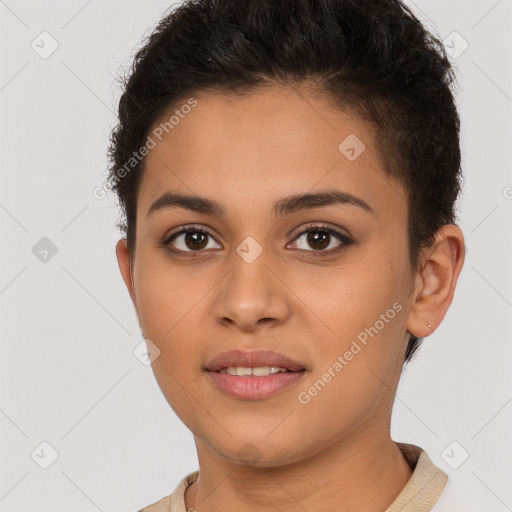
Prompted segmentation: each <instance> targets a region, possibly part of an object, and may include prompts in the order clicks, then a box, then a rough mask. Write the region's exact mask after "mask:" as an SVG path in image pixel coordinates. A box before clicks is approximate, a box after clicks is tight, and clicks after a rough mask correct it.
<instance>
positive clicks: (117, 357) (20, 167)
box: [0, 0, 512, 512]
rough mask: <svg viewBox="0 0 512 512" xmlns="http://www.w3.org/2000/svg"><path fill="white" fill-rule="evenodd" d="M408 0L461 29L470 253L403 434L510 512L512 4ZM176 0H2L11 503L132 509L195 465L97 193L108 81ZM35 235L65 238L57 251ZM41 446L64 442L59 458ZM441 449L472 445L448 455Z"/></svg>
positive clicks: (106, 206) (406, 399)
mask: <svg viewBox="0 0 512 512" xmlns="http://www.w3.org/2000/svg"><path fill="white" fill-rule="evenodd" d="M408 4H409V5H411V7H412V8H413V10H414V11H415V12H416V13H417V14H418V16H419V17H420V19H421V20H423V21H424V22H425V24H426V25H427V27H428V28H429V29H431V30H433V31H435V32H436V33H437V34H438V35H440V36H441V38H442V39H445V38H447V37H448V36H449V35H450V34H451V33H452V32H454V31H456V32H457V33H458V34H460V36H461V37H462V38H463V40H465V41H467V43H468V44H469V47H468V48H467V50H466V51H464V52H463V53H462V54H460V55H456V54H457V53H460V52H461V50H462V49H463V48H464V47H463V40H462V39H460V38H459V39H458V40H457V39H456V40H455V42H454V44H452V41H453V36H450V37H449V38H448V43H449V45H450V46H452V47H453V48H452V51H453V52H455V53H454V54H453V55H454V57H453V60H454V62H455V63H456V65H457V67H458V70H459V71H458V77H459V78H458V80H459V85H460V91H459V93H458V99H457V101H458V104H459V107H460V113H461V117H462V150H463V153H464V162H463V165H464V172H465V186H464V193H463V196H462V199H461V201H460V217H459V225H460V227H461V228H462V230H463V232H464V235H465V237H466V245H467V248H468V253H467V256H466V262H465V265H464V268H463V270H462V273H461V276H460V279H459V283H458V287H457V290H456V293H455V299H454V302H453V304H452V306H451V308H450V310H449V312H448V314H447V316H446V318H445V320H444V321H443V323H442V324H441V326H440V327H439V328H438V329H437V331H436V332H435V333H434V334H433V335H431V336H430V337H429V338H427V339H426V341H425V343H424V345H423V347H422V349H421V351H420V354H419V356H418V357H417V359H416V361H415V362H414V363H413V364H412V365H411V366H410V367H409V369H408V370H407V372H406V374H405V375H404V376H403V378H402V381H401V383H400V386H399V389H398V392H397V398H396V402H395V408H394V413H393V421H392V437H393V439H395V440H398V441H403V442H411V443H415V444H418V445H419V446H421V447H422V448H424V449H425V450H426V451H427V452H428V454H429V455H430V457H431V458H432V460H433V461H434V463H436V464H437V465H438V466H439V467H441V468H442V469H443V470H444V471H445V472H446V473H447V474H448V475H449V477H450V478H453V479H455V480H457V481H459V482H461V483H462V484H463V485H467V486H468V487H470V488H472V489H474V490H475V491H476V492H477V493H478V495H479V496H480V497H481V500H482V503H485V509H486V510H487V511H489V510H493V511H505V510H512V487H511V485H510V483H511V482H510V477H511V470H510V460H512V446H511V441H510V434H509V432H510V430H511V419H512V404H511V401H512V382H511V378H510V356H511V352H512V348H511V347H512V343H511V335H510V332H511V329H512V314H511V313H512V273H511V271H510V261H512V242H511V233H512V230H511V224H512V174H511V170H510V164H511V151H512V149H511V148H512V145H511V144H510V141H511V128H510V120H511V118H512V115H511V114H512V76H511V75H512V68H511V54H512V51H511V50H512V48H511V46H512V35H511V33H512V30H511V28H512V1H511V0H500V1H491V0H477V1H475V0H472V1H471V2H468V1H467V0H450V1H447V0H436V1H432V0H428V1H427V0H422V1H420V0H415V1H414V2H412V1H410V2H408ZM170 5H171V4H170V3H169V2H167V1H161V0H159V1H153V2H151V3H149V2H142V1H139V2H133V1H121V0H115V1H113V0H111V1H109V2H99V1H97V0H91V1H88V2H87V1H84V0H81V1H70V0H67V1H65V2H64V1H63V0H62V1H60V2H57V1H55V0H53V1H52V2H35V1H31V2H28V1H22V0H5V1H3V0H0V43H1V44H0V52H1V67H0V112H1V115H0V170H1V173H2V176H1V178H2V187H1V190H0V228H1V233H2V243H1V256H0V258H1V260H0V263H1V267H0V308H1V309H0V311H1V313H0V314H1V318H0V320H1V321H0V333H1V352H0V354H1V362H0V365H1V367H0V379H1V380H0V439H1V461H2V462H1V467H0V510H2V511H5V510H9V511H11V512H17V511H53V512H60V511H69V510H73V511H74V512H79V511H95V510H101V511H112V512H117V511H124V510H125V511H135V510H138V509H139V508H141V507H142V506H146V505H148V504H149V503H152V502H154V501H156V500H158V499H160V498H162V497H163V496H165V495H167V494H169V493H170V492H171V491H172V490H173V489H174V487H175V485H176V484H177V482H178V481H179V480H180V479H181V478H182V477H183V476H184V475H185V474H187V473H188V472H191V471H193V470H195V469H197V459H196V454H195V446H194V444H193V438H192V435H191V434H190V432H189V431H188V430H187V429H186V428H185V427H184V426H183V425H182V424H181V422H180V421H179V420H178V419H177V418H176V416H175V415H174V413H173V412H172V410H171V409H170V407H169V406H168V404H167V402H166V401H165V399H164V398H163V395H162V394H161V392H160V389H159V388H158V386H157V384H156V382H155V380H154V377H153V374H152V371H151V369H150V368H149V367H146V366H144V365H143V364H142V363H141V362H140V361H139V360H138V359H137V358H136V357H135V356H134V354H133V350H134V349H135V348H136V347H137V346H138V345H139V344H140V342H141V341H142V338H141V335H140V331H139V328H138V324H137V320H136V316H135V312H134V310H133V306H132V304H131V302H130V299H129V296H128V293H127V291H126V289H125V287H124V283H123V282H122V280H121V276H120V273H119V270H118V267H117V261H116V258H115V252H114V245H115V242H116V241H117V239H118V238H119V234H118V233H117V231H116V227H115V223H116V220H117V209H116V207H115V203H114V201H113V198H112V197H111V196H109V195H107V196H106V197H104V198H103V199H98V198H97V197H95V196H94V195H93V190H94V189H95V187H101V186H102V184H103V180H104V177H105V170H106V156H105V154H106V148H107V143H108V135H109V132H110V130H111V128H112V127H113V126H114V123H115V114H114V113H115V106H116V103H117V100H118V98H119V93H120V91H119V89H118V87H117V85H116V83H115V82H114V77H115V76H116V75H117V74H118V73H119V71H120V67H121V66H125V67H126V66H128V65H129V64H130V63H131V58H132V57H133V54H134V51H135V49H136V48H138V47H139V46H140V42H141V38H142V37H143V36H144V35H146V34H147V33H148V32H149V31H150V30H151V29H152V28H153V27H154V26H155V24H156V22H157V21H158V20H159V19H160V16H161V15H162V13H163V12H164V10H165V9H166V8H168V7H169V6H170ZM43 31H47V32H48V33H49V34H51V37H52V38H53V39H54V40H56V41H57V42H58V48H57V49H56V51H55V52H54V53H53V54H52V55H50V56H49V57H47V58H42V57H41V56H40V54H39V53H37V52H36V51H35V50H34V49H33V48H32V47H31V44H32V42H33V41H35V43H34V45H36V44H37V45H39V48H38V51H40V52H41V51H42V50H43V49H44V50H45V51H48V50H49V49H50V48H51V46H50V43H51V41H50V39H48V36H40V34H41V32H43ZM41 37H47V39H45V40H44V41H43V42H41ZM456 37H458V36H456ZM450 38H452V39H450ZM43 45H44V48H42V47H43ZM455 55H456V56H455ZM96 196H98V194H96ZM43 237H47V238H48V239H49V240H50V241H51V242H52V244H54V246H55V247H56V249H57V252H56V254H54V255H52V252H51V250H50V252H48V254H47V255H46V261H41V259H40V258H44V254H45V253H44V252H40V251H43V250H44V249H45V247H46V248H47V246H45V244H48V241H42V242H41V241H40V240H41V238H43ZM36 244H40V245H36ZM34 246H35V247H36V248H35V249H33V248H34ZM34 253H35V254H34ZM454 441H455V442H456V443H457V444H454V445H451V443H452V442H454ZM42 442H47V443H49V444H50V445H51V447H53V449H54V450H56V452H58V458H57V459H56V460H55V462H53V464H52V465H51V466H50V467H48V469H42V467H40V465H41V464H45V459H46V463H48V462H50V458H51V453H52V449H51V448H49V447H48V446H47V445H41V443H42ZM447 447H448V452H449V453H450V454H451V456H452V459H458V460H459V461H460V460H461V458H462V457H463V455H464V450H465V451H467V452H468V454H469V457H468V458H467V460H466V461H465V462H464V463H463V464H461V465H460V466H459V467H458V468H457V469H453V468H452V467H450V465H449V464H448V463H447V460H448V459H447V457H446V448H447ZM452 449H453V451H451V450H452ZM443 454H445V455H443ZM452 465H453V463H452ZM461 512H462V511H461Z"/></svg>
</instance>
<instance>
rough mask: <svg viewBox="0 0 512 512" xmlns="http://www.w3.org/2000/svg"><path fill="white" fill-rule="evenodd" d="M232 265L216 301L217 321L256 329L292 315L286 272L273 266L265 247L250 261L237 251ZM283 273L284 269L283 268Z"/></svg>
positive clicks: (248, 330)
mask: <svg viewBox="0 0 512 512" xmlns="http://www.w3.org/2000/svg"><path fill="white" fill-rule="evenodd" d="M231 259H232V267H231V270H230V271H229V272H228V274H227V276H226V277H225V279H223V280H221V283H220V285H219V288H218V295H217V298H216V301H215V304H214V315H215V320H216V322H217V323H219V324H221V325H224V326H227V327H233V328H237V329H239V330H241V331H244V332H253V331H256V330H258V329H261V328H262V327H264V326H265V325H267V326H269V327H270V326H272V325H278V324H281V323H283V322H285V321H286V320H287V319H288V318H289V317H290V315H291V307H290V303H291V302H290V300H289V293H290V292H289V291H288V289H287V287H286V286H284V285H283V283H282V282H281V281H282V279H283V276H282V275H280V276H279V278H278V277H277V276H278V275H279V271H278V270H277V269H275V268H272V266H271V265H272V263H271V261H270V260H271V258H270V257H267V255H266V254H265V251H263V253H262V254H261V255H260V256H259V257H258V258H257V259H256V260H254V261H253V262H251V263H249V262H247V261H245V260H244V259H243V258H242V257H240V256H239V255H238V254H237V253H236V252H234V254H233V257H232V258H231ZM281 274H282V272H281Z"/></svg>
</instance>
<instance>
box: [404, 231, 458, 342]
mask: <svg viewBox="0 0 512 512" xmlns="http://www.w3.org/2000/svg"><path fill="white" fill-rule="evenodd" d="M423 258H424V263H423V265H422V267H421V271H419V272H418V274H417V275H416V279H415V284H414V285H415V288H414V290H413V299H412V306H411V310H410V313H409V318H408V321H407V330H408V331H409V332H410V333H411V334H413V335H414V336H417V337H421V338H424V337H427V336H428V335H429V334H431V333H432V332H433V331H434V330H435V329H436V328H437V327H438V326H439V324H440V323H441V322H442V320H443V318H444V317H445V315H446V312H447V311H448V308H449V307H450V304H451V302H452V300H453V296H454V293H455V287H456V284H457V279H458V277H459V274H460V272H461V270H462V266H463V264H464V235H463V234H462V231H461V230H460V228H459V227H458V226H456V225H454V224H447V225H445V226H443V227H442V228H440V229H439V231H438V232H437V234H436V241H435V243H434V245H433V246H432V247H430V248H429V249H428V250H426V251H425V252H424V254H423ZM429 325H430V327H429Z"/></svg>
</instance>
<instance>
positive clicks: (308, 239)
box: [295, 227, 351, 252]
mask: <svg viewBox="0 0 512 512" xmlns="http://www.w3.org/2000/svg"><path fill="white" fill-rule="evenodd" d="M333 237H334V239H336V240H337V241H338V244H337V245H334V247H333V246H332V244H331V242H334V241H336V240H333ZM301 239H303V242H302V243H299V244H297V245H298V247H297V248H298V249H303V250H310V251H320V252H331V250H332V251H335V250H337V249H339V248H342V247H343V246H347V245H349V244H350V243H351V240H350V239H349V238H348V237H347V236H345V235H343V234H342V233H339V232H338V231H336V230H334V229H331V228H328V227H313V228H310V229H308V230H306V231H303V232H302V233H300V234H299V235H298V236H297V237H295V240H299V241H300V240H301ZM306 245H309V246H310V247H312V249H307V248H306Z"/></svg>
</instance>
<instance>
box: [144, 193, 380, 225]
mask: <svg viewBox="0 0 512 512" xmlns="http://www.w3.org/2000/svg"><path fill="white" fill-rule="evenodd" d="M336 204H338V205H352V206H357V207H359V208H362V209H363V210H365V211H367V212H369V213H372V214H374V215H375V211H374V210H373V208H372V207H371V206H370V205H369V204H368V203H367V202H366V201H364V200H363V199H361V198H360V197H357V196H355V195H353V194H350V193H348V192H342V191H340V190H326V191H323V192H317V193H306V194H295V195H292V196H287V197H284V198H283V199H280V200H279V201H276V202H275V203H274V214H275V215H276V216H277V217H283V216H285V215H289V214H291V213H295V212H298V211H300V210H309V209H312V208H321V207H323V206H331V205H336ZM167 208H184V209H186V210H190V211H193V212H197V213H204V214H212V215H217V216H218V217H222V218H224V217H225V216H226V212H225V209H224V207H223V206H222V204H221V203H218V202H217V201H214V200H213V199H209V198H207V197H201V196H196V195H189V194H182V193H177V192H165V193H164V194H162V195H161V196H160V197H159V198H158V199H156V200H155V201H154V202H153V204H152V205H151V206H150V207H149V210H148V212H147V215H146V216H147V217H149V216H150V215H151V214H153V213H155V212H157V211H159V210H162V209H167Z"/></svg>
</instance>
